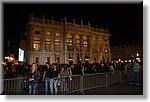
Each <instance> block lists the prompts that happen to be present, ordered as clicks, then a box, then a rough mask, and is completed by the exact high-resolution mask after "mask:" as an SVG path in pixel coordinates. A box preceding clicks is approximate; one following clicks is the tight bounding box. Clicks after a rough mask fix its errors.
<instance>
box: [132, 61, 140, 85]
mask: <svg viewBox="0 0 150 102" xmlns="http://www.w3.org/2000/svg"><path fill="white" fill-rule="evenodd" d="M134 63H135V64H134V65H133V79H134V80H133V81H134V82H135V84H136V85H140V81H141V75H140V71H141V67H140V65H139V64H138V61H137V60H135V62H134Z"/></svg>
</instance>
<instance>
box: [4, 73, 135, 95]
mask: <svg viewBox="0 0 150 102" xmlns="http://www.w3.org/2000/svg"><path fill="white" fill-rule="evenodd" d="M131 78H132V73H131V72H130V71H129V72H128V73H124V72H123V71H116V72H115V73H112V72H108V73H94V74H85V75H84V76H81V75H73V76H72V80H70V79H69V76H66V77H61V78H58V79H59V80H58V81H57V82H59V85H58V86H57V88H58V93H57V94H59V95H64V94H69V93H73V92H82V93H83V94H84V92H83V91H84V90H88V89H93V88H98V87H107V86H108V85H111V84H114V83H118V82H124V81H130V80H131ZM24 79H25V77H22V78H13V79H4V80H3V82H4V94H5V95H27V94H28V92H27V91H24V90H22V89H21V84H22V83H23V80H24ZM39 94H44V83H39Z"/></svg>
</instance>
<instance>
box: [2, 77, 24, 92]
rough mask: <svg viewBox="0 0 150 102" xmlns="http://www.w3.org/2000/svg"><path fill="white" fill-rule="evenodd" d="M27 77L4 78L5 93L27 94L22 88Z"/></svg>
mask: <svg viewBox="0 0 150 102" xmlns="http://www.w3.org/2000/svg"><path fill="white" fill-rule="evenodd" d="M24 79H25V78H13V79H5V80H4V94H5V95H17V94H27V93H26V92H25V91H23V90H21V84H22V82H23V80H24Z"/></svg>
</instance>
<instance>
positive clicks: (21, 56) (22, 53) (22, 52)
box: [19, 48, 24, 62]
mask: <svg viewBox="0 0 150 102" xmlns="http://www.w3.org/2000/svg"><path fill="white" fill-rule="evenodd" d="M23 60H24V50H21V49H20V48H19V61H21V62H23Z"/></svg>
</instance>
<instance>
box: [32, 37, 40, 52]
mask: <svg viewBox="0 0 150 102" xmlns="http://www.w3.org/2000/svg"><path fill="white" fill-rule="evenodd" d="M33 48H34V49H35V50H39V49H40V37H34V41H33Z"/></svg>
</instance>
